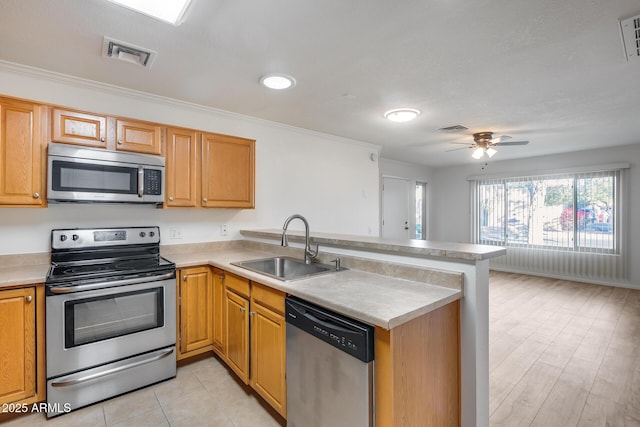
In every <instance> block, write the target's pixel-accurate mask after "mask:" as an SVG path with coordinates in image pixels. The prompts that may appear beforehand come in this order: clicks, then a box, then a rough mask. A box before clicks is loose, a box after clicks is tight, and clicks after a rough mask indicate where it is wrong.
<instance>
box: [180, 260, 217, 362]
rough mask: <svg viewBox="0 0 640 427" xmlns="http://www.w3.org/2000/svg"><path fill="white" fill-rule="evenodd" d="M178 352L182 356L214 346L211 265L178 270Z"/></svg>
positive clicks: (198, 352) (197, 352) (211, 348)
mask: <svg viewBox="0 0 640 427" xmlns="http://www.w3.org/2000/svg"><path fill="white" fill-rule="evenodd" d="M177 283H178V300H177V304H178V307H177V311H176V313H177V318H178V330H177V337H178V356H177V359H178V360H181V359H184V358H187V357H190V356H194V355H196V354H200V353H204V352H207V351H211V350H213V280H212V274H211V268H210V267H208V266H204V267H190V268H182V269H180V270H179V272H178V276H177Z"/></svg>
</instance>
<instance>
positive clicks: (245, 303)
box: [225, 290, 249, 384]
mask: <svg viewBox="0 0 640 427" xmlns="http://www.w3.org/2000/svg"><path fill="white" fill-rule="evenodd" d="M225 311H226V316H227V324H226V331H225V332H226V333H225V353H226V355H227V364H228V365H229V367H230V368H231V369H233V371H234V372H235V373H236V374H237V375H238V376H239V377H240V379H241V380H242V381H243V382H244V383H245V384H249V300H247V299H246V298H243V297H241V296H239V295H236V294H235V293H233V292H231V291H229V290H226V291H225Z"/></svg>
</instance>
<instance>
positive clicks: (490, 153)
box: [487, 147, 498, 158]
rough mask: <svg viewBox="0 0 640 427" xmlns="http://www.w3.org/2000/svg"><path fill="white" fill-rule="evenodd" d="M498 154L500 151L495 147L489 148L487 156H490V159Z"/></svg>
mask: <svg viewBox="0 0 640 427" xmlns="http://www.w3.org/2000/svg"><path fill="white" fill-rule="evenodd" d="M497 152H498V150H496V149H495V148H493V147H489V148H487V156H489V158H491V157H493V155H494V154H496V153H497Z"/></svg>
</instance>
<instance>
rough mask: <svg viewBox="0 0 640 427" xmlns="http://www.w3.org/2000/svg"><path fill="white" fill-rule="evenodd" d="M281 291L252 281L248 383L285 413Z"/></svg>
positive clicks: (285, 385)
mask: <svg viewBox="0 0 640 427" xmlns="http://www.w3.org/2000/svg"><path fill="white" fill-rule="evenodd" d="M284 297H285V295H284V293H282V292H279V291H277V290H274V289H270V288H268V287H265V286H262V285H260V284H258V283H255V282H252V284H251V313H250V314H251V377H250V379H249V384H250V385H251V387H252V388H253V389H254V390H255V391H256V392H257V393H258V394H259V395H260V396H262V398H264V400H266V401H267V402H268V403H269V404H270V405H271V406H272V407H273V408H274V409H275V410H276V411H278V413H279V414H280V415H282V416H283V417H286V415H287V383H286V376H285V373H286V369H287V358H286V339H287V334H286V323H285V319H284Z"/></svg>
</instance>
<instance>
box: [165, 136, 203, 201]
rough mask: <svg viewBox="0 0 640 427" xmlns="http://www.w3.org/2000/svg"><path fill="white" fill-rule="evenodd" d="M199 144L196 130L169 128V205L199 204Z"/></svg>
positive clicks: (167, 156)
mask: <svg viewBox="0 0 640 427" xmlns="http://www.w3.org/2000/svg"><path fill="white" fill-rule="evenodd" d="M198 145H199V144H198V140H197V133H196V131H193V130H189V129H177V128H169V129H168V130H167V151H166V175H167V176H166V201H165V202H166V205H167V206H183V207H196V206H198V200H197V197H198V196H197V188H198V187H197V182H198V171H197V152H198Z"/></svg>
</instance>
